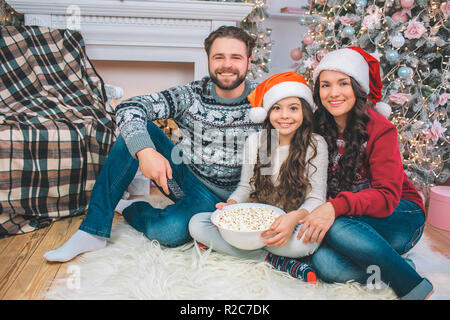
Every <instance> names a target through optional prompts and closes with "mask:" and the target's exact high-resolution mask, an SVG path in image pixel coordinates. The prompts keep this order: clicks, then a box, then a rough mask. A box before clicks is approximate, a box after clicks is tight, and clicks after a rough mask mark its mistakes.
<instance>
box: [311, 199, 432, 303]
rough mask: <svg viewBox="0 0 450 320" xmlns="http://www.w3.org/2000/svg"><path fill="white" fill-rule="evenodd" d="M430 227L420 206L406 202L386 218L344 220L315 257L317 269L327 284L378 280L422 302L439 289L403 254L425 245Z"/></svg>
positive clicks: (335, 225)
mask: <svg viewBox="0 0 450 320" xmlns="http://www.w3.org/2000/svg"><path fill="white" fill-rule="evenodd" d="M424 223H425V218H424V213H423V211H422V210H421V209H420V208H419V206H417V205H416V204H415V203H412V202H410V201H408V200H404V199H402V200H400V203H399V205H398V206H397V208H396V209H395V211H394V212H393V213H392V214H391V215H390V216H389V217H386V218H371V217H368V216H360V217H356V216H346V217H340V218H338V219H336V220H335V222H334V224H333V225H332V227H331V228H330V229H329V230H328V232H327V234H326V235H325V237H324V239H323V241H322V244H321V246H320V247H319V249H318V250H317V251H316V252H315V254H314V255H313V256H312V264H313V267H314V268H315V270H316V271H317V274H318V276H319V278H320V279H321V280H323V281H325V282H329V283H334V282H338V283H345V282H347V281H349V280H354V281H356V282H359V283H362V284H371V285H373V282H375V280H376V279H377V278H378V279H380V280H382V281H383V282H384V283H386V284H388V285H389V286H390V287H391V288H392V289H393V290H394V292H395V293H396V294H397V295H398V296H399V297H400V298H401V299H413V300H422V299H424V298H425V297H426V296H427V295H428V294H429V293H430V292H431V291H432V290H433V286H432V284H431V283H430V282H429V281H428V280H427V279H425V278H422V277H421V276H420V275H419V274H418V273H417V272H416V271H415V269H414V267H413V266H412V265H411V262H410V261H408V260H407V259H405V258H403V257H402V256H401V255H402V254H404V253H406V252H408V251H409V250H410V249H411V248H412V247H413V246H414V245H415V244H416V243H417V242H418V241H419V239H420V237H421V236H422V233H423V228H424ZM376 272H378V273H379V274H375V273H376Z"/></svg>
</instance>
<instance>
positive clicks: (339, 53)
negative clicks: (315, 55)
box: [313, 47, 392, 118]
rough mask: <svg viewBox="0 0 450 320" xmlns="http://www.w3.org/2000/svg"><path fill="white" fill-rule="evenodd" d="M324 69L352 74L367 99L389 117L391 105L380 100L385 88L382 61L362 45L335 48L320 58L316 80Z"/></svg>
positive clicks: (314, 78)
mask: <svg viewBox="0 0 450 320" xmlns="http://www.w3.org/2000/svg"><path fill="white" fill-rule="evenodd" d="M324 70H332V71H339V72H342V73H345V74H346V75H349V76H351V77H352V78H353V79H355V80H356V81H357V82H358V83H359V85H360V86H361V88H362V89H363V90H364V92H366V93H367V99H369V100H370V101H372V102H373V103H374V104H375V107H374V109H375V110H376V111H377V112H379V113H380V114H382V115H383V116H385V117H386V118H388V117H389V115H390V113H391V111H392V109H391V107H390V106H389V105H388V104H387V103H384V102H380V101H381V97H382V94H381V90H382V89H383V82H382V81H381V69H380V62H379V61H378V60H377V59H376V58H374V57H373V56H372V55H370V54H368V53H367V52H365V51H364V50H363V49H361V48H360V47H347V48H343V49H339V50H335V51H332V52H329V53H327V54H326V55H325V56H324V57H323V58H322V60H320V62H319V64H318V66H317V67H316V68H315V70H314V73H313V80H314V82H316V81H317V78H318V77H319V75H320V73H321V72H322V71H324Z"/></svg>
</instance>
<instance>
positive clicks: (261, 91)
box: [248, 72, 314, 123]
mask: <svg viewBox="0 0 450 320" xmlns="http://www.w3.org/2000/svg"><path fill="white" fill-rule="evenodd" d="M287 97H298V98H302V99H304V100H305V101H306V102H308V103H309V105H310V106H311V108H314V100H313V97H312V92H311V90H310V89H309V87H308V84H307V83H306V81H305V79H304V78H303V77H302V76H301V75H299V74H298V73H295V72H284V73H279V74H276V75H274V76H271V77H270V78H268V79H266V80H265V81H263V82H262V83H260V84H259V85H258V86H257V87H256V88H255V89H254V90H253V91H252V92H251V93H250V94H249V95H248V101H250V104H251V106H252V108H251V109H250V111H249V117H250V120H251V121H253V122H255V123H261V122H263V121H264V119H265V118H266V116H267V113H268V112H269V110H270V108H271V107H272V106H273V105H274V104H275V103H276V102H277V101H280V100H281V99H284V98H287Z"/></svg>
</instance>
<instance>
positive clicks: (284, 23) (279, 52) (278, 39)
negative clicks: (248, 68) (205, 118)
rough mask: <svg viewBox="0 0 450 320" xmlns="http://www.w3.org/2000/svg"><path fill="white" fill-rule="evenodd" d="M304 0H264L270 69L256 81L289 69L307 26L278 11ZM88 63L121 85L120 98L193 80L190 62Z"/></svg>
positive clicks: (113, 82) (98, 61) (108, 78)
mask: <svg viewBox="0 0 450 320" xmlns="http://www.w3.org/2000/svg"><path fill="white" fill-rule="evenodd" d="M307 2H308V0H268V12H269V14H271V15H270V16H269V17H268V18H267V19H266V20H265V21H264V24H263V27H265V28H271V29H272V35H271V38H272V41H273V42H274V44H273V46H272V54H271V57H270V58H271V62H270V64H269V71H270V72H269V74H265V75H264V76H263V77H262V78H259V79H257V81H263V80H264V79H266V78H268V77H269V76H271V75H273V74H275V73H279V72H285V71H291V70H293V68H292V65H293V64H294V61H293V60H292V59H291V57H290V51H291V50H292V49H293V48H296V47H298V46H299V45H300V42H301V39H302V36H303V34H304V33H305V32H306V31H307V28H305V27H304V26H300V24H299V23H298V16H289V15H281V14H279V12H280V8H282V7H288V6H292V7H301V6H303V5H305V4H306V3H307ZM205 61H206V59H205ZM92 63H93V65H94V66H95V68H96V70H97V72H98V73H99V74H100V76H102V78H103V80H104V81H105V83H108V84H112V85H116V86H119V87H122V88H123V89H124V97H123V98H124V99H126V98H129V97H132V96H135V95H139V94H144V93H151V92H157V91H161V90H164V89H167V88H169V87H171V86H174V85H182V84H186V83H188V82H190V81H192V80H194V70H193V65H192V64H191V63H163V62H140V61H136V62H133V61H100V60H94V61H92Z"/></svg>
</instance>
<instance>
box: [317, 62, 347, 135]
mask: <svg viewBox="0 0 450 320" xmlns="http://www.w3.org/2000/svg"><path fill="white" fill-rule="evenodd" d="M319 81H320V82H319V85H320V89H319V93H320V100H321V102H322V105H323V106H324V107H325V109H327V110H328V112H329V113H330V114H331V115H332V116H333V117H334V119H335V121H336V123H337V124H338V127H339V129H340V131H341V130H342V131H343V130H344V129H345V125H346V121H347V115H348V113H349V112H350V110H352V109H353V107H354V105H355V103H356V96H355V92H354V91H353V87H352V84H351V80H350V77H349V76H348V75H346V74H345V73H342V72H339V71H332V70H324V71H322V72H321V73H320V76H319Z"/></svg>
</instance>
